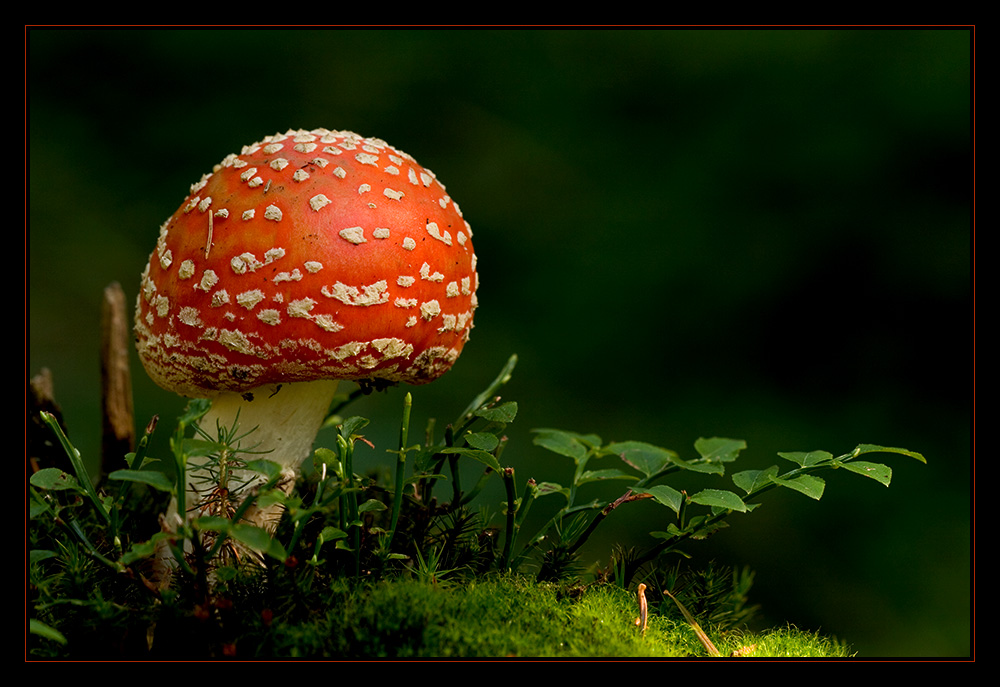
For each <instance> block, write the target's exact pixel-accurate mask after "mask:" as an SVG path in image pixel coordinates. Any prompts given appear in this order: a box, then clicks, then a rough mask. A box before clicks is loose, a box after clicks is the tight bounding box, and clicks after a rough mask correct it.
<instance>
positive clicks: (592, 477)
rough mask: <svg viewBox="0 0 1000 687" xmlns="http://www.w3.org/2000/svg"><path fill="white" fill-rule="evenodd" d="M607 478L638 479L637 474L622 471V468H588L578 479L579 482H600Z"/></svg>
mask: <svg viewBox="0 0 1000 687" xmlns="http://www.w3.org/2000/svg"><path fill="white" fill-rule="evenodd" d="M607 479H638V478H637V477H636V476H635V475H630V474H629V473H627V472H622V471H621V470H614V469H611V468H609V469H607V470H587V471H586V472H584V473H583V474H582V475H580V479H579V480H577V482H576V483H577V484H578V485H579V484H586V483H587V482H600V481H602V480H607Z"/></svg>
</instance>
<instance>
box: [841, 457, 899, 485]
mask: <svg viewBox="0 0 1000 687" xmlns="http://www.w3.org/2000/svg"><path fill="white" fill-rule="evenodd" d="M838 465H839V466H840V467H842V468H844V469H845V470H850V471H851V472H856V473H857V474H859V475H864V476H865V477H871V478H872V479H873V480H875V481H876V482H880V483H882V484H884V485H885V486H889V482H890V481H892V468H890V467H889V466H888V465H882V464H881V463H869V462H866V461H863V460H852V461H850V462H848V463H838Z"/></svg>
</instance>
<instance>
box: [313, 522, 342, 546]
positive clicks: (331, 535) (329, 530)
mask: <svg viewBox="0 0 1000 687" xmlns="http://www.w3.org/2000/svg"><path fill="white" fill-rule="evenodd" d="M319 537H320V540H321V541H323V542H324V543H325V542H328V541H335V540H337V539H346V538H347V532H345V531H344V530H341V529H338V528H336V527H331V526H327V527H324V528H323V531H322V532H320V533H319Z"/></svg>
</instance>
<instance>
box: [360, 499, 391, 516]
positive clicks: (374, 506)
mask: <svg viewBox="0 0 1000 687" xmlns="http://www.w3.org/2000/svg"><path fill="white" fill-rule="evenodd" d="M385 509H386V506H385V504H384V503H382V502H381V501H378V500H376V499H368V500H367V501H365V502H364V503H362V504H361V505H360V506H358V512H359V513H368V512H372V513H375V512H378V511H383V510H385Z"/></svg>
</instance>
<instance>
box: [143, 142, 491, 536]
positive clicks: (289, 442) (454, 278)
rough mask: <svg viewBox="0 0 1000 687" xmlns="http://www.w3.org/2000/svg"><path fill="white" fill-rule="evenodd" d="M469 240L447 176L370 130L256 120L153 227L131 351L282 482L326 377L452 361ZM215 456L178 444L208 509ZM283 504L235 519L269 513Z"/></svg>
mask: <svg viewBox="0 0 1000 687" xmlns="http://www.w3.org/2000/svg"><path fill="white" fill-rule="evenodd" d="M471 239H472V232H471V230H470V228H469V225H468V223H466V221H465V220H464V219H463V218H462V213H461V211H460V209H459V207H458V205H457V204H456V203H455V202H454V201H453V200H452V199H451V197H450V196H449V195H448V193H447V192H446V190H445V187H444V186H443V185H442V184H441V183H440V182H439V181H438V180H437V178H436V177H435V176H434V175H433V174H432V173H431V172H430V171H429V170H427V169H426V168H424V167H422V166H420V165H419V164H417V163H416V162H415V161H414V160H413V158H411V157H410V156H409V155H407V154H406V153H404V152H402V151H400V150H398V149H396V148H393V147H391V146H389V145H388V144H386V143H385V142H384V141H381V140H379V139H375V138H365V137H362V136H359V135H357V134H354V133H351V132H346V131H331V130H326V129H315V130H311V131H306V130H289V131H287V132H286V133H283V134H276V135H273V136H268V137H266V138H264V139H262V140H261V141H258V142H256V143H252V144H250V145H248V146H245V147H244V148H243V149H242V150H241V151H240V152H239V153H237V154H233V155H229V156H227V157H226V158H225V159H224V160H223V161H222V162H221V163H219V164H218V165H216V166H215V168H214V169H213V171H212V172H211V173H209V174H206V175H204V176H203V177H202V178H201V180H199V181H198V182H197V183H195V184H193V185H192V186H191V190H190V193H189V195H188V196H187V198H186V199H185V200H184V201H183V202H182V203H181V205H180V207H179V208H178V210H177V211H176V212H175V213H174V214H173V215H172V216H171V217H170V218H169V219H168V220H167V221H166V222H164V224H163V225H162V226H161V227H160V233H159V239H158V241H157V243H156V247H155V249H154V250H153V252H152V255H151V256H150V260H149V264H148V265H147V267H146V269H145V270H144V271H143V274H142V281H141V288H140V294H139V297H138V299H137V304H136V313H135V338H136V344H137V348H138V351H139V357H140V359H141V360H142V363H143V365H144V366H145V368H146V371H147V372H148V374H149V375H150V377H151V378H152V379H153V380H154V381H155V382H156V383H157V384H159V385H160V386H162V387H164V388H165V389H168V390H171V391H174V392H176V393H179V394H182V395H184V396H189V397H192V398H206V399H210V400H211V408H210V409H209V410H208V411H207V412H206V413H205V415H204V416H203V417H202V418H201V419H200V425H201V427H202V429H203V430H204V432H206V433H208V434H210V435H211V434H212V433H215V432H217V431H224V432H225V433H226V434H227V437H228V441H227V442H225V443H229V444H232V449H234V450H238V451H252V452H254V453H256V454H258V455H260V456H262V457H266V458H267V460H269V461H272V462H273V463H275V464H277V465H278V466H279V468H280V470H281V474H282V478H281V479H280V480H278V485H279V487H280V488H281V489H282V490H283V491H285V492H286V493H287V492H288V491H289V490H290V489H291V487H292V485H293V483H294V480H295V476H296V474H297V469H298V467H299V465H300V464H301V463H302V462H303V461H304V460H305V459H306V458H307V457H308V456H309V455H310V453H311V451H312V445H313V441H314V439H315V437H316V435H317V432H318V430H319V429H320V427H321V425H322V423H323V421H324V419H325V418H326V416H327V413H328V410H329V408H330V405H331V402H332V401H333V399H334V395H335V393H336V390H337V385H338V381H339V380H353V381H358V382H360V383H362V384H364V385H368V386H372V385H374V386H380V385H386V384H394V383H398V382H405V383H410V384H423V383H427V382H430V381H432V380H434V379H436V378H437V377H439V376H441V375H442V374H444V373H445V372H446V371H447V370H448V369H450V368H451V366H452V364H453V363H454V362H455V360H456V359H457V358H458V356H459V354H460V353H461V351H462V348H463V346H464V345H465V342H466V341H467V340H468V337H469V331H470V329H471V327H472V318H473V312H474V310H475V308H476V288H477V286H478V275H477V272H476V255H475V253H474V251H473V247H472V241H471ZM236 437H239V438H240V439H241V440H242V441H236V440H235V439H236ZM220 459H221V456H218V455H216V456H215V458H214V459H213V460H214V461H215V462H214V463H213V462H212V461H210V460H208V459H207V458H206V457H203V456H192V457H191V460H190V462H189V464H188V465H187V466H186V467H187V468H188V473H189V482H188V483H187V484H186V485H185V488H186V489H188V490H189V495H188V499H187V500H188V501H189V502H190V503H192V504H193V503H204V502H205V495H206V492H205V491H204V486H203V485H204V484H205V483H206V479H207V478H210V479H212V480H216V482H215V486H212V487H210V489H209V491H210V493H211V494H212V499H211V501H210V502H211V503H212V504H213V505H212V509H214V510H216V511H219V512H225V513H230V512H231V509H232V508H234V507H235V506H236V503H235V502H234V501H233V498H234V496H235V495H234V494H233V492H232V491H231V490H230V489H229V487H227V486H226V484H224V483H223V482H220V481H217V480H223V481H225V480H228V478H229V477H230V476H231V475H232V474H233V473H231V472H230V471H229V469H228V468H223V467H222V466H221V465H218V462H219V460H220ZM213 465H215V466H216V468H218V469H215V468H213ZM267 479H269V478H268V477H259V478H257V477H253V478H252V479H250V480H249V481H248V482H247V483H246V485H245V488H244V491H245V492H246V493H250V491H252V490H253V489H254V488H256V487H258V486H259V485H260V484H261V483H262V482H264V481H267ZM281 508H282V506H281V503H280V501H278V502H275V503H272V504H270V505H269V506H268V507H267V508H258V507H254V508H251V509H249V511H248V512H247V513H245V514H244V518H245V519H246V520H247V521H249V522H250V523H252V524H255V525H258V526H261V527H266V528H273V524H274V522H275V520H276V519H277V516H278V515H280V513H281Z"/></svg>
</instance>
